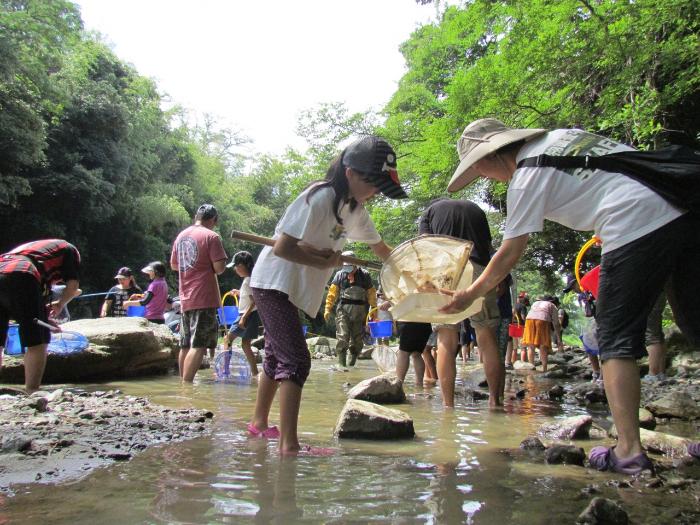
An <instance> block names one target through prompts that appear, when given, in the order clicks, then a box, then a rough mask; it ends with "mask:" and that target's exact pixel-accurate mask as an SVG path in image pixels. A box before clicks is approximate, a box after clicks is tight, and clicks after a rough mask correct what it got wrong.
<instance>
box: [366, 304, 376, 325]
mask: <svg viewBox="0 0 700 525" xmlns="http://www.w3.org/2000/svg"><path fill="white" fill-rule="evenodd" d="M376 311H377V307H376V306H375V307H373V308H370V309H369V312H367V317H366V318H365V324H369V318H370V317H371V316H372V314H373V313H374V312H376Z"/></svg>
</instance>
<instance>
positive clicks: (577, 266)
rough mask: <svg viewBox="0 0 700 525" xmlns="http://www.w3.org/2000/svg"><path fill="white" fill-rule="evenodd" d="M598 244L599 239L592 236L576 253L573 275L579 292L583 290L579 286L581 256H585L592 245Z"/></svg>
mask: <svg viewBox="0 0 700 525" xmlns="http://www.w3.org/2000/svg"><path fill="white" fill-rule="evenodd" d="M598 243H600V238H599V237H595V236H594V237H593V238H592V239H590V240H589V241H588V242H586V244H584V245H583V246H581V249H580V250H579V251H578V255H576V262H575V263H574V274H575V275H576V282H577V283H578V287H579V288H580V289H581V290H583V287H582V286H581V260H582V259H583V256H584V255H585V254H586V252H587V251H588V249H589V248H590V247H591V246H593V245H594V244H598Z"/></svg>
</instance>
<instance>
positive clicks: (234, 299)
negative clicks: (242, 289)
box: [221, 292, 238, 307]
mask: <svg viewBox="0 0 700 525" xmlns="http://www.w3.org/2000/svg"><path fill="white" fill-rule="evenodd" d="M227 297H233V302H234V303H235V304H236V306H238V297H236V296H235V295H233V294H232V293H231V292H226V293H225V294H224V295H222V296H221V306H222V307H223V306H224V301H226V298H227Z"/></svg>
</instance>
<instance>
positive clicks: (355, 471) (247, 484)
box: [0, 361, 652, 525]
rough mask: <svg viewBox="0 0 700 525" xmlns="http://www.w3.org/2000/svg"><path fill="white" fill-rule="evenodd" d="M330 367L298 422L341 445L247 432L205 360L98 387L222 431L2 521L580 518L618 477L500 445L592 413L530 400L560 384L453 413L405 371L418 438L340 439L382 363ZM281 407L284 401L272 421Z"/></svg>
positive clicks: (245, 403) (315, 373) (249, 392)
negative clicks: (348, 410)
mask: <svg viewBox="0 0 700 525" xmlns="http://www.w3.org/2000/svg"><path fill="white" fill-rule="evenodd" d="M331 364H332V363H331V362H329V361H314V366H313V370H312V372H311V376H310V378H309V381H308V382H307V384H306V387H305V388H304V394H303V400H302V407H301V416H300V425H299V428H300V432H301V434H300V439H301V440H302V443H309V444H313V445H322V446H332V447H337V448H338V453H337V454H336V455H334V456H331V457H320V458H319V457H299V458H295V459H284V460H280V457H279V455H278V454H277V451H276V442H267V441H264V440H260V439H251V438H249V437H248V436H247V435H246V422H247V421H248V420H249V418H250V416H251V413H252V410H253V405H254V402H255V387H254V386H252V385H239V384H222V383H216V382H215V381H214V380H213V379H212V372H211V371H210V370H201V371H200V372H199V374H198V377H197V379H196V382H195V384H194V385H193V386H181V385H180V383H179V379H178V378H177V377H175V376H168V377H159V378H153V379H144V380H139V381H129V382H113V383H108V384H106V385H105V384H102V385H95V386H94V388H96V389H97V388H99V389H100V390H105V389H111V388H118V389H121V390H122V391H123V392H124V393H125V394H130V395H139V396H146V397H148V398H150V399H151V401H153V402H155V403H159V404H162V405H167V406H171V407H190V406H196V407H198V408H206V409H209V410H211V411H212V412H214V414H215V418H214V424H213V432H212V434H211V435H210V436H208V437H204V438H199V439H196V440H192V441H188V442H183V443H177V444H171V445H167V446H160V447H156V448H152V449H149V450H147V451H146V452H144V453H142V454H140V455H138V456H137V457H135V458H134V459H133V460H132V461H130V462H128V463H123V464H121V463H120V464H114V465H112V466H110V467H109V468H105V469H101V470H97V471H95V472H93V473H92V474H91V475H89V476H88V477H86V478H85V479H83V480H81V481H79V482H74V483H70V484H63V485H59V486H50V485H49V486H47V485H31V486H27V487H20V488H19V490H18V491H17V494H16V495H15V496H14V497H10V498H7V499H5V501H3V502H2V505H0V523H6V522H10V523H12V522H15V523H30V524H31V523H42V524H44V523H100V524H105V523H281V524H282V523H283V524H288V523H368V522H372V523H476V524H496V525H504V524H508V523H518V524H546V523H552V524H562V523H573V522H574V521H575V518H576V516H577V515H578V514H579V513H580V512H581V511H582V510H583V509H584V508H585V507H586V505H587V504H588V501H589V500H590V498H591V496H590V495H583V494H581V493H580V492H581V489H582V488H583V487H585V486H586V485H588V484H591V483H596V484H599V485H600V486H603V491H605V490H612V491H614V490H615V489H607V488H605V484H606V481H608V480H609V479H610V477H609V476H605V475H603V474H600V473H597V472H593V471H590V470H588V469H584V468H580V467H571V466H546V465H544V464H543V463H542V462H541V461H540V462H531V461H526V460H522V459H520V460H518V461H514V460H513V459H512V458H511V456H509V455H508V454H505V453H503V452H502V450H503V449H505V448H509V449H511V448H517V447H518V444H519V443H520V441H522V439H523V438H524V437H525V436H526V435H527V434H529V433H531V432H534V431H535V430H536V429H537V428H538V427H539V426H540V425H541V424H542V423H544V422H545V421H549V420H551V419H552V418H553V417H562V416H570V415H575V414H579V413H583V412H584V409H583V408H581V407H577V406H568V405H560V404H558V403H550V402H548V401H534V400H533V398H532V396H534V395H536V394H537V393H538V392H539V391H546V389H547V388H548V387H549V386H551V383H548V382H545V381H542V382H536V381H535V380H534V379H533V378H531V377H521V378H512V376H511V377H509V379H508V383H507V386H506V390H507V392H506V399H507V401H506V407H505V410H503V411H499V412H493V411H489V410H488V408H487V406H486V401H478V402H471V401H470V400H467V399H458V402H457V406H456V408H455V409H454V410H444V409H443V408H442V407H441V402H440V395H439V391H438V390H437V389H435V388H433V389H430V390H425V391H423V390H420V391H417V390H416V388H415V387H414V386H413V385H412V380H413V378H412V376H411V375H410V373H409V377H408V378H407V381H406V384H407V394H408V396H409V399H410V404H404V405H399V406H397V408H400V409H401V410H404V411H406V412H408V413H409V414H410V415H411V416H412V417H413V419H414V424H415V429H416V434H417V437H416V438H415V439H414V440H410V441H399V442H367V441H354V440H350V441H346V440H343V441H340V442H338V441H336V440H335V439H334V438H333V437H332V432H333V428H334V425H335V422H336V419H337V417H338V414H339V412H340V410H341V408H342V406H343V404H344V402H345V399H346V392H347V389H348V386H349V385H348V384H347V383H349V384H352V385H354V384H356V383H357V382H359V381H361V380H362V379H366V378H368V377H371V376H373V375H376V374H377V369H376V367H375V365H374V363H373V362H372V361H359V362H358V367H357V368H356V369H354V370H352V371H350V372H348V373H343V372H335V371H331V370H329V367H330V365H331ZM475 368H476V365H462V364H459V365H458V374H459V380H458V381H459V382H460V383H461V384H469V383H470V382H471V381H472V379H471V378H472V377H473V376H472V375H471V372H472V371H473V370H474V369H475ZM511 379H512V381H511ZM518 380H522V381H524V383H517V381H518ZM520 388H527V389H528V393H527V396H526V398H525V399H524V400H522V401H519V400H518V401H516V400H508V398H509V397H511V396H512V395H513V393H514V392H515V391H516V390H518V389H520ZM276 410H277V403H275V405H274V407H273V415H272V418H271V419H272V421H273V422H276V421H278V418H277V412H276ZM581 446H584V448H585V449H586V450H588V449H589V448H590V447H591V446H592V445H591V444H590V443H581ZM608 495H612V496H613V497H614V492H613V493H611V494H608ZM616 499H617V498H616ZM648 503H652V502H648ZM5 520H7V521H5ZM642 521H644V520H642Z"/></svg>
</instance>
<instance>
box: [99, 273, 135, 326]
mask: <svg viewBox="0 0 700 525" xmlns="http://www.w3.org/2000/svg"><path fill="white" fill-rule="evenodd" d="M114 278H115V279H116V280H117V284H116V285H115V286H112V287H111V288H110V289H109V292H107V297H105V302H104V303H102V311H101V312H100V317H107V316H112V317H125V316H126V306H125V305H124V303H125V302H126V301H128V300H129V298H130V297H131V296H132V295H134V294H140V293H141V292H142V290H141V287H140V286H139V285H138V284H136V280H135V279H134V274H133V272H132V271H131V268H129V267H128V266H122V267H121V268H119V271H118V272H117V275H115V276H114Z"/></svg>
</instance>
